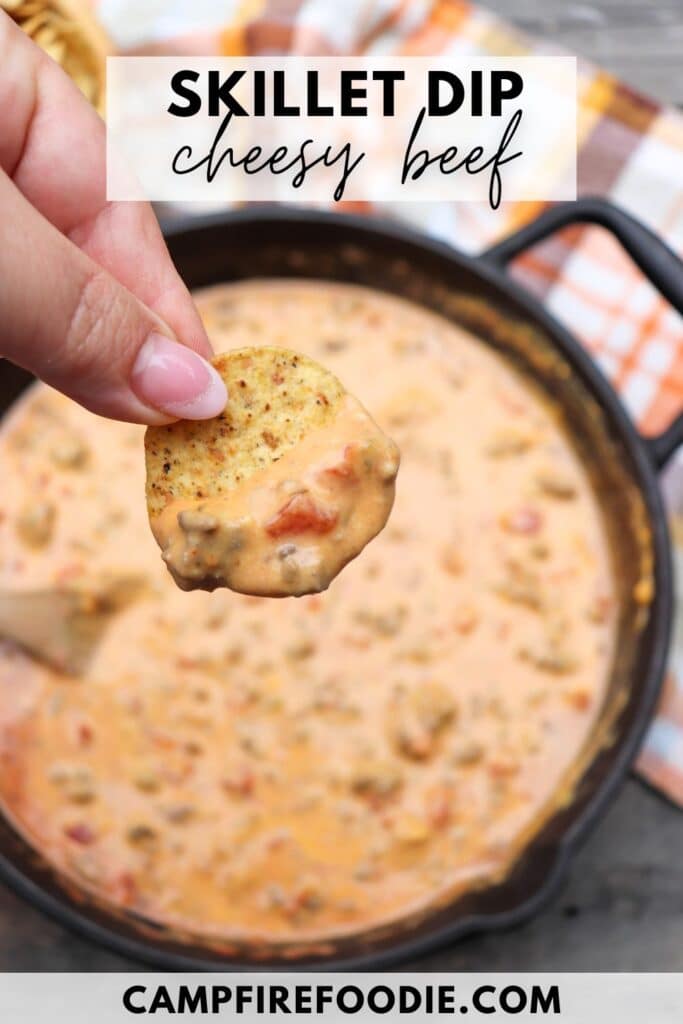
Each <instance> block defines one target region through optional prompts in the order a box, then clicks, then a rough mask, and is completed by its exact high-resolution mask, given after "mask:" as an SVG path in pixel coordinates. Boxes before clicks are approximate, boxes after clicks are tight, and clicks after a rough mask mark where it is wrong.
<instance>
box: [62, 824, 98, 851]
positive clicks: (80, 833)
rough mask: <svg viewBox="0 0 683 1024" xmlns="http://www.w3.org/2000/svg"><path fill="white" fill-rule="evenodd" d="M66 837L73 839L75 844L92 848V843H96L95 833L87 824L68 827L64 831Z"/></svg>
mask: <svg viewBox="0 0 683 1024" xmlns="http://www.w3.org/2000/svg"><path fill="white" fill-rule="evenodd" d="M64 835H65V836H67V838H69V839H73V841H74V843H80V844H81V846H90V844H91V843H94V842H95V833H94V832H93V830H92V829H91V828H90V825H86V824H85V822H79V823H78V824H76V825H67V826H66V828H65V829H64Z"/></svg>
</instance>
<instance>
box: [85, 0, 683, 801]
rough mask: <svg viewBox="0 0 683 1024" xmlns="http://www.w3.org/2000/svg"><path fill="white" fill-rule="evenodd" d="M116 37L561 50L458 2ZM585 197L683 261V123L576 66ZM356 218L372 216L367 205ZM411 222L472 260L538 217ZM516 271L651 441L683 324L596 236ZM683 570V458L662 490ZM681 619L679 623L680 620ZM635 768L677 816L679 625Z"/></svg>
mask: <svg viewBox="0 0 683 1024" xmlns="http://www.w3.org/2000/svg"><path fill="white" fill-rule="evenodd" d="M95 2H96V4H97V6H98V9H99V12H100V15H101V17H102V19H103V20H104V22H105V24H106V27H107V28H108V29H109V31H110V33H111V34H112V37H113V38H114V40H115V41H117V42H118V43H119V45H120V46H121V47H122V49H125V50H127V51H128V52H137V53H184V54H191V53H194V54H226V55H231V54H268V53H275V52H279V53H282V52H289V53H310V54H316V55H320V54H345V53H350V54H351V53H352V54H358V53H375V54H384V53H404V54H412V55H423V56H426V55H436V54H446V53H447V54H451V55H453V56H457V55H472V54H482V55H501V54H517V55H525V54H534V53H537V54H544V55H547V54H548V53H552V52H561V51H560V49H559V48H554V47H552V46H550V45H548V44H547V43H543V44H540V43H538V42H537V41H534V40H532V39H529V38H527V37H525V36H523V35H522V34H521V33H519V32H517V31H516V30H514V29H512V28H511V27H510V26H508V25H506V24H505V23H504V22H502V21H501V20H499V19H498V18H497V17H494V16H492V15H491V14H489V13H487V12H486V11H484V10H482V9H481V8H478V7H473V6H470V5H469V4H467V3H464V2H462V0H345V2H344V3H343V4H341V3H339V2H338V0H223V2H222V3H216V2H215V0H211V2H209V0H193V3H192V4H190V3H189V2H187V0H175V2H174V0H148V2H147V3H146V4H138V3H135V2H133V0H95ZM579 98H580V110H579V132H578V134H579V139H578V142H579V158H578V184H579V193H580V194H601V195H604V196H608V197H609V198H611V199H613V200H614V201H615V202H616V203H618V204H619V205H621V206H623V207H624V208H626V209H627V210H629V211H630V212H631V213H633V214H634V215H635V216H636V217H638V218H639V219H640V220H642V221H644V222H645V223H646V224H648V225H649V226H650V227H651V228H652V229H653V230H655V231H656V232H657V233H659V234H660V235H662V236H663V237H664V238H666V239H667V240H668V242H669V244H670V245H671V246H672V247H673V248H674V249H676V250H677V251H679V252H683V117H682V116H681V115H680V114H678V113H677V112H676V111H674V110H672V109H667V108H664V107H661V106H659V105H657V104H656V103H654V102H652V101H651V100H649V99H647V98H646V97H644V96H641V95H638V94H636V93H634V92H633V91H632V90H631V89H629V88H628V87H627V86H626V85H624V84H623V83H621V82H619V81H617V80H616V79H615V78H613V77H611V76H609V75H607V74H606V73H605V72H603V71H601V70H599V69H597V68H595V67H592V66H590V65H587V64H581V65H580V97H579ZM354 205H355V208H359V206H360V208H361V209H364V210H365V211H366V212H371V207H370V206H369V205H368V204H354ZM387 212H390V213H392V214H395V215H396V216H397V217H398V216H402V217H408V218H409V219H410V220H411V221H413V222H414V223H416V224H417V225H418V226H421V227H423V228H424V229H425V230H426V231H430V232H433V233H435V234H439V235H440V236H441V237H443V238H446V239H448V240H449V241H452V242H453V243H454V244H455V245H457V246H458V247H459V248H461V249H466V250H469V251H476V250H477V249H480V248H483V247H484V246H486V245H488V244H490V243H491V242H493V241H495V240H496V239H498V238H500V237H501V236H503V235H505V234H506V233H508V232H510V231H511V230H513V229H514V228H517V227H519V226H520V225H521V224H523V223H524V222H525V221H527V220H528V219H530V218H531V217H533V216H535V215H536V214H537V213H538V212H539V205H538V204H529V203H516V204H507V205H505V206H504V207H502V208H501V209H499V210H498V211H496V212H493V211H491V210H489V209H488V207H484V206H483V205H474V204H466V203H460V204H445V203H434V204H426V205H424V204H422V205H420V206H419V207H411V206H409V205H407V204H399V205H396V206H395V207H393V208H391V209H390V210H387V207H386V206H384V208H383V209H382V213H384V214H386V213H387ZM512 273H514V274H515V276H516V277H517V278H518V279H519V280H520V281H521V282H523V283H524V284H525V285H526V287H527V288H529V289H530V290H531V291H533V292H534V293H535V294H536V295H537V296H539V297H540V298H541V299H542V300H543V301H544V303H545V304H546V305H547V306H548V307H549V309H550V310H552V312H553V313H554V314H555V315H556V316H557V317H558V319H560V320H562V321H564V322H565V323H566V324H567V325H568V326H569V327H570V328H571V330H573V331H574V333H576V334H577V335H578V337H579V338H581V339H582V341H583V342H584V343H585V345H586V346H587V347H588V349H589V350H590V351H591V352H592V353H593V355H594V356H595V358H596V360H597V361H598V363H599V364H600V366H601V367H602V369H603V371H604V372H605V373H606V374H607V376H608V377H609V378H610V379H611V380H612V382H613V383H614V384H615V386H616V387H617V388H618V390H619V391H620V393H621V395H622V398H623V400H624V402H625V404H626V406H627V408H628V409H629V411H630V412H631V414H632V416H633V417H634V419H635V420H636V422H637V423H638V425H639V427H640V428H641V429H642V430H643V431H644V432H646V433H648V432H650V433H652V432H657V431H660V430H662V429H663V428H664V427H665V426H666V425H667V424H668V423H669V422H670V420H671V419H672V418H673V416H674V414H675V413H676V412H678V411H680V410H681V408H682V407H683V319H682V318H681V317H680V316H679V315H678V314H677V313H676V312H674V311H673V310H672V309H671V308H670V307H668V306H667V305H666V303H665V302H664V301H663V300H662V299H660V298H659V296H658V295H657V294H656V293H655V291H654V290H653V289H652V288H651V287H650V285H649V284H648V283H647V282H646V281H645V280H644V279H643V278H642V276H641V275H640V274H639V273H638V271H637V270H636V269H635V267H634V266H633V264H632V263H631V261H630V259H629V258H628V257H627V256H626V255H625V254H624V253H623V251H622V250H621V249H620V248H619V246H618V244H617V243H616V242H615V241H614V240H613V239H612V238H611V237H609V236H608V235H607V234H606V233H605V232H604V231H603V230H602V229H601V228H594V227H575V228H571V229H568V230H567V231H564V232H562V233H560V234H558V235H556V236H555V237H553V238H552V239H549V240H548V241H546V242H545V243H543V244H542V245H539V246H537V247H536V248H535V249H534V250H533V251H532V252H530V253H529V254H527V255H525V256H524V257H522V258H521V259H520V260H518V261H517V262H516V264H515V265H514V266H513V268H512ZM664 485H665V494H666V497H667V500H668V504H669V508H670V510H671V516H672V525H673V528H674V529H673V532H674V537H675V539H676V541H677V560H678V562H679V564H680V566H681V570H682V571H683V459H680V458H679V459H677V460H674V464H673V465H672V466H671V467H670V468H669V470H668V472H667V474H666V479H665V481H664ZM679 620H680V613H679ZM639 769H640V771H641V772H642V774H643V775H644V776H646V777H647V778H648V779H650V780H651V781H653V782H654V783H656V784H657V785H658V786H659V787H660V788H661V789H662V790H663V791H664V792H666V793H667V794H668V795H669V796H670V797H671V798H672V799H674V800H676V801H678V802H679V803H680V804H681V805H683V624H681V623H680V621H679V628H678V636H677V638H676V642H675V645H674V653H673V658H672V664H671V671H670V674H669V678H668V681H667V686H666V692H665V694H664V697H663V700H662V703H661V706H660V708H659V713H658V715H657V718H656V720H655V722H654V723H653V726H652V728H651V730H650V733H649V735H648V738H647V741H646V743H645V746H644V749H643V751H642V754H641V757H640V761H639Z"/></svg>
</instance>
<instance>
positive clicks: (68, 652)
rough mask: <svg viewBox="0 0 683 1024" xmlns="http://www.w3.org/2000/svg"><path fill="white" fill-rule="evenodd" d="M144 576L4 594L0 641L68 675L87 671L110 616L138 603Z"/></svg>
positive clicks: (0, 609) (0, 596)
mask: <svg viewBox="0 0 683 1024" xmlns="http://www.w3.org/2000/svg"><path fill="white" fill-rule="evenodd" d="M143 586H144V581H143V580H142V578H140V577H134V576H119V577H113V578H111V579H105V580H102V581H101V582H100V583H99V584H97V585H91V586H90V587H83V588H80V589H69V590H64V589H59V590H58V589H56V588H55V589H52V590H33V591H0V636H2V637H4V638H5V639H6V640H12V641H13V642H14V643H16V644H18V645H19V646H20V647H23V648H24V650H26V651H28V653H29V654H31V655H33V656H34V657H35V658H37V659H38V660H39V661H43V662H46V663H47V664H48V665H50V666H52V668H56V669H57V670H58V671H60V672H65V673H68V674H69V675H75V676H79V675H82V674H83V672H84V671H85V670H86V669H87V667H88V665H89V663H90V660H91V658H92V656H93V654H94V653H95V650H96V649H97V646H98V644H99V642H100V640H101V638H102V635H103V633H104V631H105V630H106V628H107V626H108V625H109V623H110V621H111V619H112V617H113V616H114V615H115V614H117V613H118V612H120V611H121V610H122V609H123V608H125V607H127V606H128V605H129V604H131V602H132V601H134V600H136V599H137V598H138V597H139V596H140V593H141V591H142V589H143Z"/></svg>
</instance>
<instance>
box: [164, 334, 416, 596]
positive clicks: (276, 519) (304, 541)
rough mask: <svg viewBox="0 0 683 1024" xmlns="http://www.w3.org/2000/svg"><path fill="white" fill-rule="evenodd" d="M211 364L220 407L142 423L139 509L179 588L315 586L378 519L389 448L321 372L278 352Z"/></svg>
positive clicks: (302, 589) (389, 475)
mask: <svg viewBox="0 0 683 1024" xmlns="http://www.w3.org/2000/svg"><path fill="white" fill-rule="evenodd" d="M213 365H214V366H215V368H216V369H217V370H218V372H219V373H220V375H221V377H222V378H223V380H224V381H225V384H226V386H227V390H228V405H227V407H226V409H225V411H224V412H223V413H221V415H220V416H217V417H215V418H214V419H211V420H202V421H190V420H181V421H179V422H177V423H172V424H169V425H167V426H162V427H148V429H147V432H146V435H145V457H146V466H147V511H148V514H149V520H150V525H151V528H152V533H153V534H154V537H155V538H156V540H157V542H158V544H159V546H160V548H161V551H162V558H163V559H164V561H165V563H166V565H167V567H168V569H169V571H170V572H171V574H172V576H173V578H174V579H175V581H176V583H177V584H178V586H179V587H181V588H182V589H183V590H195V589H201V590H215V589H216V588H217V587H228V588H230V589H231V590H235V591H238V592H240V593H243V594H253V595H259V596H264V597H285V596H301V595H303V594H311V593H317V592H319V591H321V590H325V589H326V588H327V587H328V586H329V584H330V582H331V581H332V580H333V579H334V577H335V576H336V575H337V574H338V573H339V572H340V571H341V569H343V567H344V566H345V565H346V564H347V562H349V561H350V560H351V559H352V558H355V557H356V555H358V554H359V552H360V551H362V549H363V548H364V547H365V545H366V544H367V543H368V541H370V540H371V539H372V538H373V537H374V536H376V534H378V533H379V531H380V530H381V529H382V528H383V526H384V525H385V523H386V521H387V519H388V517H389V513H390V512H391V508H392V505H393V501H394V490H395V480H396V474H397V472H398V467H399V452H398V448H397V447H396V445H395V444H394V442H393V441H391V440H390V439H389V438H388V437H386V436H385V435H384V434H383V433H382V431H381V430H380V429H379V427H378V426H377V424H376V423H375V421H374V420H373V419H372V417H371V416H370V415H369V413H368V412H367V411H366V410H365V409H364V408H363V406H362V405H361V404H360V402H359V401H358V400H357V399H356V398H354V397H353V396H352V395H350V394H348V392H346V391H345V390H344V388H343V386H342V385H341V383H340V382H339V381H338V380H337V378H336V377H335V376H334V375H333V374H331V373H330V372H329V371H328V370H326V369H324V368H323V367H322V366H320V365H319V364H318V363H316V362H315V361H314V360H312V359H309V358H308V357H307V356H303V355H301V354H300V353H298V352H292V351H289V350H287V349H281V348H270V347H259V348H245V349H237V350H234V351H232V352H227V353H225V354H223V355H220V356H217V357H216V358H215V359H214V360H213Z"/></svg>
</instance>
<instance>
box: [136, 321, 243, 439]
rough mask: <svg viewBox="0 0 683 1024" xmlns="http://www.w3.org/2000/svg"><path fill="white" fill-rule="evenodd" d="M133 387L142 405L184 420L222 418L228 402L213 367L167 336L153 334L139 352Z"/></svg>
mask: <svg viewBox="0 0 683 1024" xmlns="http://www.w3.org/2000/svg"><path fill="white" fill-rule="evenodd" d="M130 385H131V388H132V389H133V391H134V392H135V394H136V395H137V397H138V398H139V399H140V400H141V401H142V402H145V403H146V404H147V405H151V406H153V407H154V408H155V409H159V410H160V411H161V412H164V413H167V415H169V416H177V417H178V419H183V420H208V419H210V418H211V417H212V416H218V414H219V413H221V412H223V410H224V409H225V406H226V404H227V401H228V394H227V391H226V390H225V384H224V383H223V381H222V380H221V378H220V376H219V375H218V373H217V372H216V370H214V368H213V366H211V364H210V363H207V362H206V360H205V359H202V357H201V356H200V355H198V354H197V353H196V352H193V351H192V349H191V348H187V346H185V345H179V344H178V342H177V341H172V340H171V339H170V338H167V337H165V336H164V335H163V334H150V336H149V338H148V339H147V341H146V342H145V343H144V345H143V346H142V348H141V349H140V351H139V352H138V356H137V359H136V360H135V365H134V366H133V373H132V376H131V381H130Z"/></svg>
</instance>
